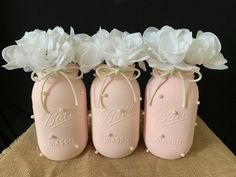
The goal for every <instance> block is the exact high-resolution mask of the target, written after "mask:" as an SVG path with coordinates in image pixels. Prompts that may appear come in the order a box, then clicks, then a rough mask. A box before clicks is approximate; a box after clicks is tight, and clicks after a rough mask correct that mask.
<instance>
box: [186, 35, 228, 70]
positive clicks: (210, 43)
mask: <svg viewBox="0 0 236 177" xmlns="http://www.w3.org/2000/svg"><path fill="white" fill-rule="evenodd" d="M220 51H221V44H220V41H219V39H218V38H217V36H216V35H215V34H213V33H211V32H205V33H203V32H202V31H199V32H198V33H197V37H196V39H194V41H193V43H192V45H191V47H190V49H189V51H188V53H187V55H186V59H185V61H186V62H187V63H190V64H198V65H201V64H203V66H205V67H207V68H209V69H227V68H228V67H227V66H226V65H225V63H227V60H226V59H225V58H224V56H223V55H222V54H221V53H220Z"/></svg>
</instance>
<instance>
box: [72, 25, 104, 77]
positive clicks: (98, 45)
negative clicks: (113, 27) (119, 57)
mask: <svg viewBox="0 0 236 177" xmlns="http://www.w3.org/2000/svg"><path fill="white" fill-rule="evenodd" d="M108 37H109V32H108V31H106V30H104V29H101V28H100V29H99V31H98V32H97V33H96V34H94V35H93V36H92V37H90V36H88V35H86V34H78V35H76V41H77V47H76V58H77V60H78V62H79V64H80V69H81V71H83V72H85V73H86V72H89V71H90V70H91V69H94V68H95V67H96V66H98V65H99V64H101V63H103V62H104V54H103V51H104V48H106V47H107V46H106V45H108V42H106V40H107V39H108Z"/></svg>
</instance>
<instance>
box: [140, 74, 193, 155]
mask: <svg viewBox="0 0 236 177" xmlns="http://www.w3.org/2000/svg"><path fill="white" fill-rule="evenodd" d="M185 77H189V76H185ZM190 78H192V77H190ZM161 80H162V78H160V77H152V78H151V79H150V80H149V82H148V84H147V86H146V93H145V95H146V96H145V120H144V141H145V144H146V147H147V149H148V150H149V151H150V152H151V153H152V154H154V155H156V156H158V157H161V158H164V159H178V158H181V156H183V154H184V155H185V154H187V153H188V152H189V150H190V148H191V146H192V142H193V135H194V127H195V121H196V116H197V108H198V105H197V104H196V102H197V101H198V87H197V84H196V83H194V82H189V81H187V80H185V88H186V95H187V97H186V98H187V100H186V101H187V102H186V103H187V108H186V109H184V108H183V107H182V102H183V87H182V81H181V79H180V78H179V77H176V76H172V77H170V78H169V79H168V80H167V81H166V82H165V83H164V84H163V85H162V86H161V87H160V88H159V90H158V91H157V93H156V95H155V98H154V99H153V102H152V105H149V101H150V97H151V95H152V94H153V91H154V89H155V88H156V87H157V85H159V83H160V82H161ZM181 154H182V155H181Z"/></svg>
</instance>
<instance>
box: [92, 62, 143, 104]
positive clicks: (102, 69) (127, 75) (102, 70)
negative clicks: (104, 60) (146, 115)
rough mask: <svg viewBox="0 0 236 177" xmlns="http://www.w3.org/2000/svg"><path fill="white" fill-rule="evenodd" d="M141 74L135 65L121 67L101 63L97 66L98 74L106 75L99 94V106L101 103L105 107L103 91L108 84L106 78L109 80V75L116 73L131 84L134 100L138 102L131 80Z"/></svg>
mask: <svg viewBox="0 0 236 177" xmlns="http://www.w3.org/2000/svg"><path fill="white" fill-rule="evenodd" d="M135 72H136V73H135ZM140 74H141V73H140V71H139V70H138V69H137V68H134V67H128V68H119V67H109V66H107V65H101V66H99V67H97V69H96V75H97V76H102V77H104V78H103V80H102V87H101V91H100V94H99V100H98V106H100V104H101V105H102V107H103V108H104V105H103V102H102V97H103V93H104V91H105V88H106V86H107V84H106V80H107V77H108V76H112V75H115V76H117V75H120V76H122V77H123V78H124V79H125V80H126V81H127V83H128V84H129V87H130V89H131V91H132V94H133V98H134V102H136V101H137V96H136V94H135V91H134V88H133V86H132V84H131V82H130V80H135V79H137V78H138V77H139V76H140Z"/></svg>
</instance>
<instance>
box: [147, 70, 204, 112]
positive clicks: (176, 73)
mask: <svg viewBox="0 0 236 177" xmlns="http://www.w3.org/2000/svg"><path fill="white" fill-rule="evenodd" d="M189 72H190V73H193V74H197V75H198V77H197V78H196V79H187V78H184V76H183V73H182V72H181V71H180V70H178V69H173V70H168V71H160V70H158V69H156V68H154V69H153V72H152V75H153V76H154V77H160V78H162V80H161V82H160V83H159V85H158V86H157V87H156V89H155V90H154V92H153V94H152V96H151V99H150V101H149V105H150V106H152V102H153V99H154V97H155V95H156V93H157V91H158V89H159V88H160V87H161V86H162V85H163V84H164V83H165V82H166V81H167V80H168V78H169V76H177V77H179V78H180V79H181V81H182V88H183V103H182V107H183V108H184V109H186V108H187V105H186V100H187V95H186V88H185V80H186V81H189V82H198V81H200V80H201V79H202V74H201V73H200V72H199V71H189Z"/></svg>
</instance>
